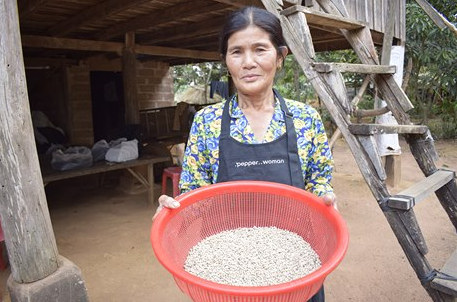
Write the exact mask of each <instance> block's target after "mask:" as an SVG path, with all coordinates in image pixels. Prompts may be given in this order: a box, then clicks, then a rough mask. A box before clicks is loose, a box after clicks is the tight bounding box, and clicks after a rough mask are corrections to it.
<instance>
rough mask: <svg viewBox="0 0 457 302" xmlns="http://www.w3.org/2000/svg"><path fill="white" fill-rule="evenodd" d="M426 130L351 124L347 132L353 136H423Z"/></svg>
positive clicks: (409, 127)
mask: <svg viewBox="0 0 457 302" xmlns="http://www.w3.org/2000/svg"><path fill="white" fill-rule="evenodd" d="M427 130H428V128H427V126H422V125H381V124H351V125H349V131H350V132H351V133H352V134H354V135H373V134H398V133H403V134H424V133H426V132H427Z"/></svg>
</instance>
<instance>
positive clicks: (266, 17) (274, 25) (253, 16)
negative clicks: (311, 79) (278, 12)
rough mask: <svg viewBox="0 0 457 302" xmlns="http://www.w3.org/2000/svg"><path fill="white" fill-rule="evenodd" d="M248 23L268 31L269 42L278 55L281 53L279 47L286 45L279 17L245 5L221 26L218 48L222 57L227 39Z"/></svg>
mask: <svg viewBox="0 0 457 302" xmlns="http://www.w3.org/2000/svg"><path fill="white" fill-rule="evenodd" d="M250 25H255V26H257V27H260V28H261V29H263V30H264V31H266V32H267V33H268V35H269V36H270V41H271V43H272V44H273V45H274V46H275V48H276V51H277V52H278V55H282V53H281V50H280V47H282V46H286V45H287V44H286V42H285V40H284V37H283V35H282V28H281V22H280V21H279V19H278V18H277V17H276V16H275V15H273V14H272V13H270V12H269V11H267V10H265V9H261V8H258V7H253V6H247V7H244V8H242V9H239V10H237V11H234V12H233V13H232V14H230V15H229V17H228V19H227V21H226V22H225V24H224V26H223V27H222V31H221V34H220V41H219V48H220V52H221V55H222V59H223V60H225V56H226V55H227V47H228V40H229V38H230V36H231V35H232V34H234V33H236V32H237V31H240V30H243V29H246V28H247V27H249V26H250Z"/></svg>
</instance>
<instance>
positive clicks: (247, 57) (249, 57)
mask: <svg viewBox="0 0 457 302" xmlns="http://www.w3.org/2000/svg"><path fill="white" fill-rule="evenodd" d="M255 64H256V62H255V56H254V53H253V52H250V51H247V52H245V53H244V58H243V67H244V68H252V67H254V66H255Z"/></svg>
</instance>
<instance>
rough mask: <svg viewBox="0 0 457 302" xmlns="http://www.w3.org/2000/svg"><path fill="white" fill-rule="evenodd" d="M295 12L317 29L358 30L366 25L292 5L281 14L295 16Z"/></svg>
mask: <svg viewBox="0 0 457 302" xmlns="http://www.w3.org/2000/svg"><path fill="white" fill-rule="evenodd" d="M297 12H302V13H304V14H305V15H306V21H307V22H308V24H309V25H314V26H319V27H331V28H336V29H347V30H353V29H359V28H363V27H365V26H366V25H367V24H366V23H363V22H359V21H355V20H352V19H349V18H345V17H341V16H336V15H332V14H327V13H323V12H319V11H315V10H311V9H309V8H307V7H304V6H300V5H294V6H292V7H289V8H287V9H285V10H283V11H281V14H283V15H285V16H288V15H292V14H295V13H297Z"/></svg>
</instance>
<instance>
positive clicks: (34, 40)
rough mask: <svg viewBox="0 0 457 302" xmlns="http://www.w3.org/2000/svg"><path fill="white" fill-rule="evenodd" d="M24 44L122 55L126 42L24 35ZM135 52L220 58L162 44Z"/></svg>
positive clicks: (216, 54)
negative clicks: (162, 45) (161, 45)
mask: <svg viewBox="0 0 457 302" xmlns="http://www.w3.org/2000/svg"><path fill="white" fill-rule="evenodd" d="M22 45H23V46H24V47H35V48H50V49H68V50H80V51H100V52H113V53H117V54H119V55H121V53H122V50H123V48H124V46H125V45H124V43H120V42H102V41H92V40H79V39H68V38H51V37H42V36H28V35H24V36H22ZM135 53H137V54H146V55H152V56H165V57H179V58H194V59H204V60H215V61H217V60H219V59H220V56H219V53H217V52H209V51H200V50H190V49H182V48H170V47H160V46H147V45H138V44H136V45H135Z"/></svg>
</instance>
